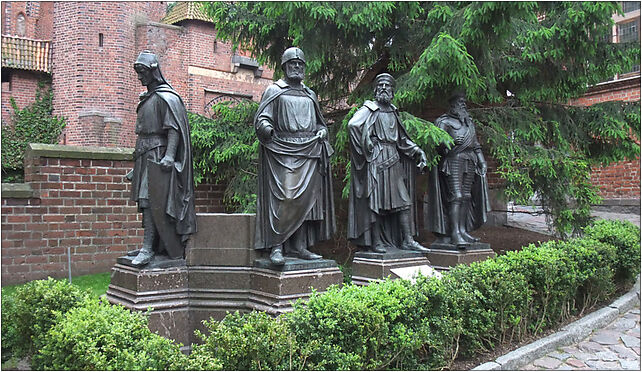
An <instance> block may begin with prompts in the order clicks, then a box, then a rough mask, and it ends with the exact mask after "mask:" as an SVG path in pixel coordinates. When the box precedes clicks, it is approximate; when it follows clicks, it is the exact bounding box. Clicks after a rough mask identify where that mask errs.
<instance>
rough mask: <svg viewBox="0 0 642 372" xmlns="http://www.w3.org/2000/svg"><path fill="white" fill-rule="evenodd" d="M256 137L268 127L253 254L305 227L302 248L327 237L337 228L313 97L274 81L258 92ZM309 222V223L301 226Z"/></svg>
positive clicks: (325, 145) (326, 148) (261, 159)
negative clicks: (270, 134) (270, 133)
mask: <svg viewBox="0 0 642 372" xmlns="http://www.w3.org/2000/svg"><path fill="white" fill-rule="evenodd" d="M254 125H255V129H256V131H257V134H259V138H263V137H262V136H261V135H260V134H261V133H265V132H267V131H269V130H270V128H273V129H274V131H275V133H274V136H273V138H272V141H270V142H269V143H264V142H261V144H260V148H259V169H258V184H259V185H258V191H257V202H256V235H255V244H254V247H255V249H265V248H272V247H275V246H277V245H280V244H283V243H285V242H286V241H287V240H288V239H289V238H290V237H291V236H292V235H293V234H294V233H295V232H296V231H297V230H298V229H299V228H304V229H305V231H304V234H305V238H306V245H307V247H311V246H313V245H314V244H315V243H316V242H319V241H323V240H328V239H330V238H331V237H332V234H333V233H334V231H335V228H336V225H335V220H334V201H333V198H332V180H331V177H330V174H331V172H330V162H329V157H330V156H331V155H332V153H333V149H332V147H331V146H330V143H329V142H328V140H327V139H324V140H320V139H319V138H318V137H316V133H317V131H319V130H321V129H326V130H327V128H326V124H325V121H324V119H323V117H322V115H321V109H320V107H319V103H318V101H317V98H316V95H315V94H314V92H312V90H310V89H309V88H307V87H305V86H303V88H302V89H294V88H291V87H289V86H288V84H287V83H286V82H285V81H284V80H279V81H277V82H276V83H275V84H272V85H271V86H270V87H268V88H267V89H266V91H265V93H263V97H262V99H261V103H260V105H259V108H258V110H257V113H256V116H255V118H254ZM304 222H308V223H304Z"/></svg>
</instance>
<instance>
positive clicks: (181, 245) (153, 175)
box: [128, 51, 196, 266]
mask: <svg viewBox="0 0 642 372" xmlns="http://www.w3.org/2000/svg"><path fill="white" fill-rule="evenodd" d="M134 70H135V71H136V74H137V75H138V80H139V81H140V82H141V84H142V85H143V86H145V87H147V91H146V92H144V93H141V95H140V101H139V102H138V106H137V108H136V114H137V118H136V128H135V132H136V135H137V136H138V137H137V140H136V147H135V150H134V169H133V170H132V172H130V174H128V178H129V179H130V180H131V182H132V192H131V200H133V201H135V202H136V203H137V204H138V210H139V212H142V214H143V227H144V229H145V231H144V237H143V245H142V248H141V249H140V250H136V251H132V252H129V253H128V255H130V256H135V257H134V258H133V259H132V261H131V264H132V265H133V266H144V265H146V264H148V263H149V262H150V261H152V259H153V258H154V256H155V255H156V254H163V255H167V256H169V257H170V258H172V259H179V258H183V257H184V254H185V244H186V242H187V239H188V238H189V236H190V235H191V234H194V233H195V232H196V212H195V208H194V177H193V168H192V146H191V140H190V128H189V122H188V120H187V111H186V110H185V105H184V103H183V101H182V99H181V97H180V96H179V95H178V93H177V92H176V91H175V90H174V89H173V88H172V87H171V86H170V85H169V83H168V82H167V81H166V80H165V78H164V77H163V74H162V73H161V69H160V66H159V63H158V58H157V56H156V55H155V54H154V53H152V52H150V51H143V52H141V53H140V54H139V55H138V58H137V59H136V62H135V63H134Z"/></svg>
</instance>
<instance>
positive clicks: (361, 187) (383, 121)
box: [348, 73, 428, 253]
mask: <svg viewBox="0 0 642 372" xmlns="http://www.w3.org/2000/svg"><path fill="white" fill-rule="evenodd" d="M394 87H395V79H394V78H393V77H392V76H391V75H390V74H387V73H383V74H379V75H377V77H376V78H375V88H374V94H375V101H366V102H365V103H364V104H363V107H361V108H360V109H359V110H358V111H357V112H356V113H355V114H354V116H353V117H352V119H350V121H349V122H348V131H349V134H350V145H351V183H350V199H349V204H348V205H349V207H348V239H350V241H352V242H353V243H354V244H356V245H357V246H359V247H362V248H366V249H369V250H371V251H373V252H376V253H386V252H387V251H388V250H389V249H391V248H393V247H394V248H398V249H402V250H410V251H419V252H425V251H428V250H427V249H426V248H424V247H423V246H421V245H420V244H419V243H417V242H416V241H415V240H414V236H416V235H417V224H416V205H415V177H416V173H417V171H418V170H420V171H422V170H423V169H424V168H425V167H426V163H427V161H426V154H425V153H424V152H423V151H422V150H421V149H420V148H419V146H417V144H415V143H414V142H413V141H412V140H411V139H410V136H408V132H406V129H405V128H404V126H403V124H402V122H401V119H400V118H399V113H398V110H397V108H396V107H395V106H394V105H393V104H392V103H391V101H392V98H393V97H394Z"/></svg>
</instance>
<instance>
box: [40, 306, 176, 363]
mask: <svg viewBox="0 0 642 372" xmlns="http://www.w3.org/2000/svg"><path fill="white" fill-rule="evenodd" d="M43 344H44V346H43V347H42V349H40V350H39V351H38V353H36V354H35V355H34V356H33V359H32V367H34V368H35V369H38V370H124V371H127V370H130V371H131V370H136V371H139V370H176V369H184V368H183V367H184V366H185V364H186V360H187V357H186V356H185V355H183V354H182V353H181V351H180V345H177V344H175V343H173V342H172V341H171V340H168V339H166V338H164V337H161V336H159V335H157V334H155V333H152V332H151V331H150V330H149V328H148V327H147V317H146V315H145V314H143V313H140V312H135V313H132V312H131V311H129V310H128V309H125V308H123V307H122V306H121V305H110V304H109V303H106V302H103V300H99V299H90V300H87V301H85V302H84V303H83V304H82V305H81V306H78V307H75V308H73V309H71V310H69V311H68V312H67V314H65V315H64V317H62V319H60V320H59V321H58V323H57V324H55V325H54V326H53V327H52V328H51V329H50V330H49V332H47V334H46V335H44V337H43Z"/></svg>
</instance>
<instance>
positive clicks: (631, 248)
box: [584, 220, 640, 285]
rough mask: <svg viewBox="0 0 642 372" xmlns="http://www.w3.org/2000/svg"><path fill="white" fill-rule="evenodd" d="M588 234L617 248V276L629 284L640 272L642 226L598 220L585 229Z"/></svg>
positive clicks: (619, 280)
mask: <svg viewBox="0 0 642 372" xmlns="http://www.w3.org/2000/svg"><path fill="white" fill-rule="evenodd" d="M584 233H585V234H586V236H588V237H591V238H593V239H596V240H599V241H601V242H603V243H606V244H609V245H612V246H614V247H615V248H616V261H617V263H616V266H615V270H616V276H617V279H618V282H621V283H623V284H624V285H628V284H630V283H632V282H633V281H634V280H635V278H636V277H637V275H638V274H639V273H640V228H638V227H637V226H635V225H634V224H632V223H630V222H628V221H612V220H596V221H595V222H593V223H592V224H591V225H590V226H588V227H586V228H585V229H584Z"/></svg>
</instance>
